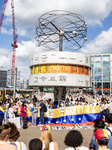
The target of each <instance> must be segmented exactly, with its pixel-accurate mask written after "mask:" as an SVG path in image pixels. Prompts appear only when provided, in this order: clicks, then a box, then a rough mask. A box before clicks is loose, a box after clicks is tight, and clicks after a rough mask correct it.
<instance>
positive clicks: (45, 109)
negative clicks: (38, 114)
mask: <svg viewBox="0 0 112 150" xmlns="http://www.w3.org/2000/svg"><path fill="white" fill-rule="evenodd" d="M44 112H47V106H46V105H45V104H44Z"/></svg>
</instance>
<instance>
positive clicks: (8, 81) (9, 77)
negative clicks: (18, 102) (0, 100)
mask: <svg viewBox="0 0 112 150" xmlns="http://www.w3.org/2000/svg"><path fill="white" fill-rule="evenodd" d="M20 75H21V72H20V71H17V77H16V88H20V86H21V84H20ZM10 85H11V69H9V70H7V86H8V87H9V86H10Z"/></svg>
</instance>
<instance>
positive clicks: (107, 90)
mask: <svg viewBox="0 0 112 150" xmlns="http://www.w3.org/2000/svg"><path fill="white" fill-rule="evenodd" d="M89 56H90V57H91V66H92V68H91V80H92V89H93V92H94V94H95V93H98V94H100V95H102V94H109V95H111V94H112V54H109V53H107V54H90V55H89Z"/></svg>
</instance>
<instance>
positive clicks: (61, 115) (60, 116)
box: [27, 105, 103, 125]
mask: <svg viewBox="0 0 112 150" xmlns="http://www.w3.org/2000/svg"><path fill="white" fill-rule="evenodd" d="M44 117H45V124H50V125H56V124H57V125H58V124H60V125H67V124H72V125H74V124H83V125H89V124H93V120H95V119H96V118H101V119H103V118H102V116H101V113H100V106H99V105H97V106H90V105H82V106H71V107H61V108H57V109H48V111H47V112H46V113H45V115H44ZM27 118H28V121H30V122H31V119H32V113H31V112H30V111H29V110H28V112H27ZM37 124H40V112H38V116H37Z"/></svg>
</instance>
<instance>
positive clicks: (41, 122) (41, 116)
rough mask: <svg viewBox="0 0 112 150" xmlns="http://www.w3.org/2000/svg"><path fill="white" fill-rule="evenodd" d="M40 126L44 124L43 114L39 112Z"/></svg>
mask: <svg viewBox="0 0 112 150" xmlns="http://www.w3.org/2000/svg"><path fill="white" fill-rule="evenodd" d="M40 124H44V112H40Z"/></svg>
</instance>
